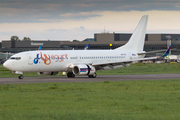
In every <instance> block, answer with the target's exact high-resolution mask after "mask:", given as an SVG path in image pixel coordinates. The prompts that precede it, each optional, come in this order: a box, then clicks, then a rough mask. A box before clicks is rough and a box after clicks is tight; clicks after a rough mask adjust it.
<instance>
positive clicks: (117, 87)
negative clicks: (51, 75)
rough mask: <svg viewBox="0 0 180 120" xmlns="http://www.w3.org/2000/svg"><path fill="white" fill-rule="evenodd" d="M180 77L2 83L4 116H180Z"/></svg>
mask: <svg viewBox="0 0 180 120" xmlns="http://www.w3.org/2000/svg"><path fill="white" fill-rule="evenodd" d="M179 94H180V80H153V81H150V80H146V81H112V82H110V81H104V82H88V83H87V82H86V83H36V84H6V85H4V84H0V98H1V99H0V120H26V119H28V120H34V119H36V120H40V119H43V120H50V119H53V120H61V119H66V120H97V119H98V120H119V119H122V120H127V119H128V120H151V119H153V120H154V119H155V120H156V119H157V120H160V119H161V120H170V119H173V120H178V119H179V118H180V114H179V113H180V109H179V106H180V96H179Z"/></svg>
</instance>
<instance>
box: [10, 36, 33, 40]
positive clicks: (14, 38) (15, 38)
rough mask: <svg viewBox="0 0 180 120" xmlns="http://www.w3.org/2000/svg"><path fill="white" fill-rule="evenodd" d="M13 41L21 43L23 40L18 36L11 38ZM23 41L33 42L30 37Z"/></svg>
mask: <svg viewBox="0 0 180 120" xmlns="http://www.w3.org/2000/svg"><path fill="white" fill-rule="evenodd" d="M11 41H21V39H19V37H18V36H16V35H15V36H11ZM22 41H31V38H29V37H24V38H23V39H22Z"/></svg>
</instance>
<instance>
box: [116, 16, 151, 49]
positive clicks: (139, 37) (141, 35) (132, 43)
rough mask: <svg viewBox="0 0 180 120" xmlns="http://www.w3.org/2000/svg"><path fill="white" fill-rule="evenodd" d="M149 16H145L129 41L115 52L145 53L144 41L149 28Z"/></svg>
mask: <svg viewBox="0 0 180 120" xmlns="http://www.w3.org/2000/svg"><path fill="white" fill-rule="evenodd" d="M147 21H148V15H144V16H143V17H142V18H141V20H140V22H139V24H138V26H137V27H136V29H135V31H134V32H133V34H132V36H131V38H130V39H129V41H128V42H127V43H126V44H125V45H123V46H121V47H119V48H116V49H115V50H134V51H143V48H144V41H145V35H146V27H147Z"/></svg>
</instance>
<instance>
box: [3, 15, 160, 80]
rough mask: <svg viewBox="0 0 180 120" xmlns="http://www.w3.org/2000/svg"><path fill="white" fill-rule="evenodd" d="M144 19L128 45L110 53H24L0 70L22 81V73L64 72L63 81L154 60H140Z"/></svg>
mask: <svg viewBox="0 0 180 120" xmlns="http://www.w3.org/2000/svg"><path fill="white" fill-rule="evenodd" d="M147 21H148V15H144V16H142V18H141V20H140V22H139V24H138V25H137V27H136V29H135V31H134V32H133V34H132V36H131V37H130V39H129V41H128V42H127V43H126V44H125V45H123V46H121V47H118V48H116V49H114V50H41V51H39V50H38V51H26V52H21V53H17V54H15V55H13V56H12V57H10V59H8V60H7V61H6V62H5V63H4V64H3V66H4V67H5V68H7V69H9V70H11V71H12V72H13V73H14V74H18V75H19V77H18V78H19V79H23V73H24V72H37V73H38V74H39V75H56V74H58V72H67V77H69V78H74V77H75V76H76V75H82V76H88V77H89V78H96V76H97V74H96V71H97V70H107V69H116V68H120V67H128V66H129V65H130V64H131V63H133V62H134V61H139V60H150V59H157V57H148V58H144V57H145V54H146V52H145V51H143V48H144V40H145V34H146V27H147Z"/></svg>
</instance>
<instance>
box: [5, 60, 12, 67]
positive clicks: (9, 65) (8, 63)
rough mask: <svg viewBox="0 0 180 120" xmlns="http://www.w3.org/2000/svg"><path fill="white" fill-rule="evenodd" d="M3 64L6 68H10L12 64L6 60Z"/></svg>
mask: <svg viewBox="0 0 180 120" xmlns="http://www.w3.org/2000/svg"><path fill="white" fill-rule="evenodd" d="M3 66H4V67H5V68H7V69H10V68H11V66H12V65H11V64H10V62H9V61H8V60H7V61H6V62H5V63H4V64H3Z"/></svg>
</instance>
